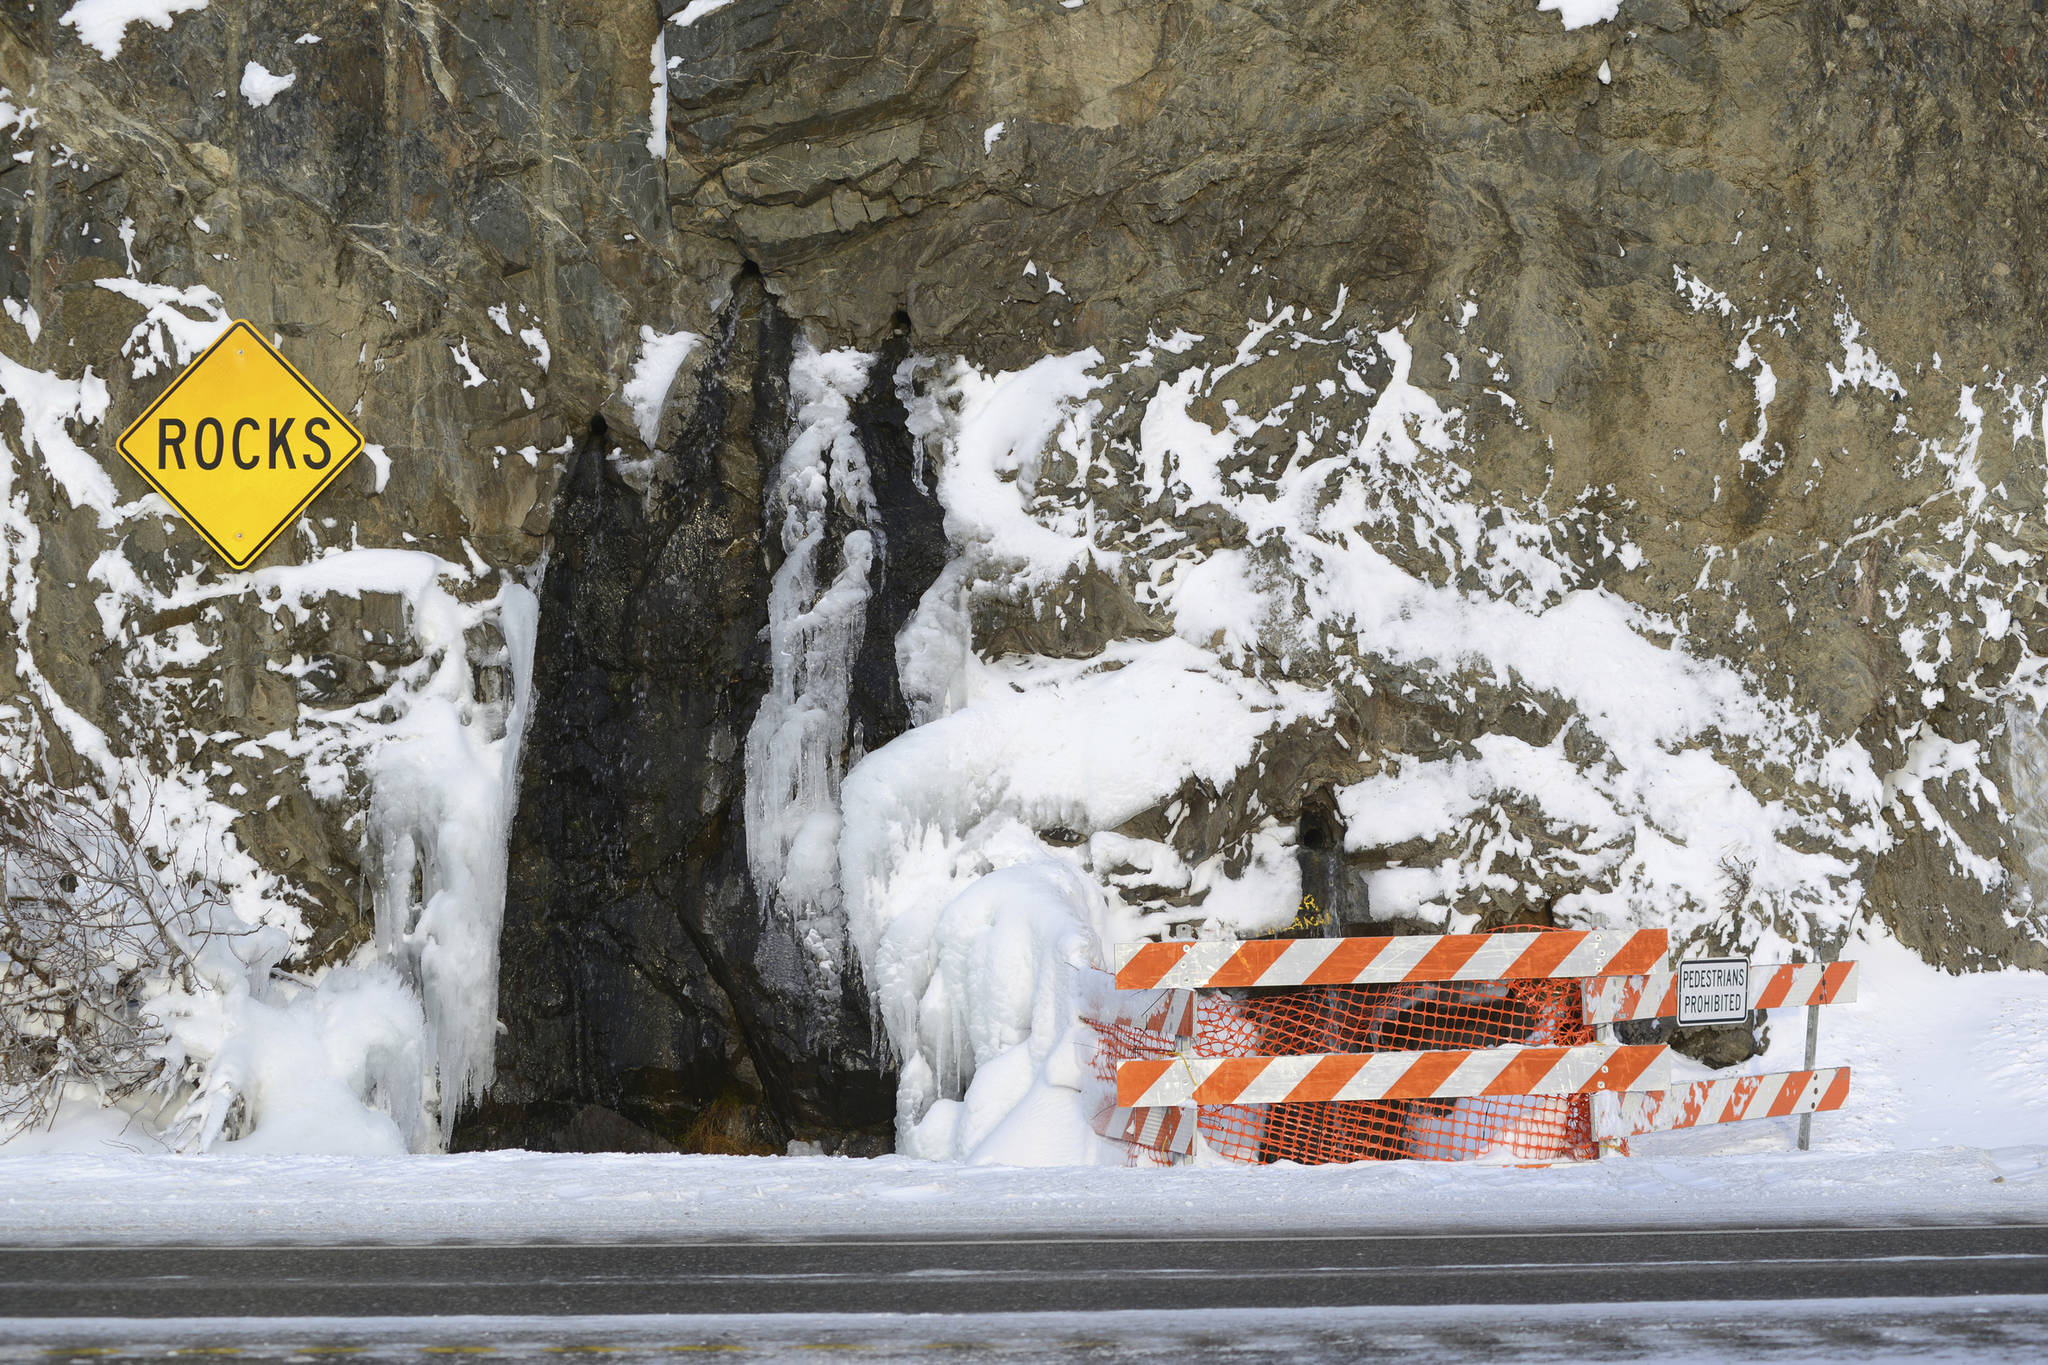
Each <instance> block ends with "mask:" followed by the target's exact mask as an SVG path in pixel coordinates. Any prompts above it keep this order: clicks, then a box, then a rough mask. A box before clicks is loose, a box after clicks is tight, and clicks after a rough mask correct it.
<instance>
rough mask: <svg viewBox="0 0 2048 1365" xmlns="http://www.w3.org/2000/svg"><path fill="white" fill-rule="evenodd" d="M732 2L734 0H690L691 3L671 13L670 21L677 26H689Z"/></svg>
mask: <svg viewBox="0 0 2048 1365" xmlns="http://www.w3.org/2000/svg"><path fill="white" fill-rule="evenodd" d="M731 3H732V0H690V3H689V4H687V5H684V6H683V7H682V8H681V9H679V10H677V11H676V12H675V13H674V14H672V15H670V16H669V20H668V21H669V22H670V23H671V24H674V25H675V26H676V27H677V28H688V27H689V26H690V25H692V24H694V23H696V22H697V21H698V20H699V19H702V18H703V17H704V16H705V15H707V14H716V13H717V12H718V11H720V10H722V9H724V8H725V7H726V6H727V5H730V4H731Z"/></svg>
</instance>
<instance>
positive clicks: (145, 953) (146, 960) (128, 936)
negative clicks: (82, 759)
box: [0, 781, 215, 1142]
mask: <svg viewBox="0 0 2048 1365" xmlns="http://www.w3.org/2000/svg"><path fill="white" fill-rule="evenodd" d="M0 892H4V894H0V1142H4V1141H6V1140H7V1139H8V1138H10V1137H13V1136H14V1135H15V1134H17V1133H19V1132H21V1131H23V1130H24V1129H26V1128H29V1127H33V1126H38V1125H43V1124H47V1123H49V1122H50V1121H51V1120H52V1119H53V1118H54V1117H55V1115H56V1110H57V1105H58V1103H59V1101H60V1100H61V1099H62V1097H63V1093H64V1090H65V1087H66V1086H68V1085H72V1084H83V1085H86V1086H89V1087H91V1088H92V1089H94V1090H96V1091H97V1092H98V1094H99V1097H100V1099H101V1101H102V1102H103V1103H113V1102H116V1101H119V1100H122V1099H125V1098H127V1097H129V1096H131V1095H134V1094H136V1093H137V1092H139V1091H142V1090H144V1089H145V1088H147V1087H149V1086H150V1085H152V1084H153V1083H155V1082H156V1081H157V1080H158V1079H159V1078H160V1077H162V1074H163V1070H164V1063H163V1061H162V1060H161V1057H160V1053H159V1050H158V1049H159V1045H160V1044H161V1043H162V1042H163V1041H164V1032H163V1026H162V1023H161V1021H160V1020H159V1019H158V1018H156V1017H155V1016H153V1015H152V1014H150V1013H149V1011H148V1009H147V1008H146V1005H145V999H146V997H147V995H148V994H149V993H150V990H151V988H152V987H153V986H154V985H161V984H169V985H173V986H182V987H185V988H186V989H190V988H191V986H192V984H193V978H192V971H193V964H194V955H195V953H197V952H198V950H199V948H200V946H201V945H202V944H203V942H204V940H205V939H206V937H208V936H209V935H210V934H211V932H212V927H211V926H212V920H213V916H212V914H211V913H210V911H211V909H212V907H213V905H214V904H215V902H214V900H213V899H212V897H211V895H210V893H208V892H207V890H206V889H205V888H204V884H203V883H202V884H198V885H193V884H188V882H187V881H186V880H184V879H179V878H173V877H167V876H166V875H164V873H163V871H162V870H161V869H160V868H159V867H158V866H157V865H156V864H155V863H154V862H153V861H152V860H151V859H150V858H149V857H148V856H147V855H146V854H145V853H144V852H143V850H142V849H141V848H140V847H139V845H138V843H137V841H136V840H135V838H134V837H133V834H132V832H131V831H128V830H125V829H123V828H120V827H118V826H117V825H116V823H115V822H113V821H111V820H109V819H108V818H107V817H106V816H104V815H102V814H101V813H100V812H99V811H98V810H96V809H95V808H94V807H92V806H91V805H89V804H87V803H85V802H84V801H81V800H79V799H77V797H75V796H74V795H72V794H70V793H67V792H64V791H61V790H59V789H57V788H55V787H53V786H51V785H48V784H46V783H41V782H33V781H31V782H27V783H22V784H19V785H18V786H17V787H16V788H15V789H13V790H7V791H0Z"/></svg>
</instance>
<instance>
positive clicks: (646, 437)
mask: <svg viewBox="0 0 2048 1365" xmlns="http://www.w3.org/2000/svg"><path fill="white" fill-rule="evenodd" d="M702 339H703V338H701V337H699V336H698V335H697V334H696V333H695V332H657V331H655V330H654V329H653V328H652V327H649V326H646V325H645V324H642V326H641V328H640V354H639V355H638V356H637V357H636V358H635V359H634V361H633V373H632V376H631V377H630V378H629V379H627V381H626V387H625V388H624V389H623V390H621V395H622V396H623V397H624V398H625V400H626V406H627V407H629V408H631V409H632V410H633V425H634V428H635V429H636V430H637V431H638V432H639V433H640V443H641V444H642V445H644V446H647V447H648V448H650V449H652V448H653V446H654V443H655V441H657V440H658V439H659V438H660V436H661V411H662V408H663V406H664V405H666V404H667V402H668V391H669V390H670V389H672V388H674V387H675V382H676V375H677V374H679V373H681V371H682V368H683V362H684V361H686V360H688V359H689V358H690V352H691V351H693V350H695V349H696V346H697V343H698V342H699V341H701V340H702Z"/></svg>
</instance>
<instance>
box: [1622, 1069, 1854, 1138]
mask: <svg viewBox="0 0 2048 1365" xmlns="http://www.w3.org/2000/svg"><path fill="white" fill-rule="evenodd" d="M1848 1099H1849V1068H1848V1067H1846V1066H1838V1067H1832V1068H1829V1069H1826V1070H1821V1071H1780V1072H1774V1073H1772V1074H1771V1075H1768V1076H1724V1077H1719V1078H1717V1079H1714V1080H1709V1081H1693V1082H1691V1083H1690V1084H1688V1085H1677V1086H1671V1087H1669V1088H1668V1089H1657V1088H1647V1089H1644V1090H1640V1091H1636V1092H1633V1093H1630V1094H1626V1095H1622V1096H1621V1097H1620V1131H1619V1132H1617V1133H1615V1134H1612V1136H1616V1137H1634V1136H1637V1135H1639V1134H1642V1133H1660V1132H1664V1131H1666V1130H1669V1129H1672V1128H1697V1127H1701V1126H1704V1125H1706V1124H1709V1123H1739V1122H1741V1121H1742V1120H1743V1119H1775V1118H1783V1117H1785V1116H1786V1115H1788V1114H1812V1113H1818V1112H1820V1111H1822V1110H1827V1109H1840V1108H1841V1107H1842V1106H1843V1104H1845V1103H1846V1102H1847V1101H1848Z"/></svg>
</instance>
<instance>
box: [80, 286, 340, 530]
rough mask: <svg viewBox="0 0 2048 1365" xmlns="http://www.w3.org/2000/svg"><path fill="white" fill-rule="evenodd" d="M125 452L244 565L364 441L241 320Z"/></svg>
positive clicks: (149, 417) (144, 419)
mask: <svg viewBox="0 0 2048 1365" xmlns="http://www.w3.org/2000/svg"><path fill="white" fill-rule="evenodd" d="M116 448H117V449H118V450H119V451H120V452H121V456H122V458H123V459H125V460H127V461H128V463H129V464H130V465H131V466H133V467H134V469H135V472H136V473H138V474H140V475H141V476H142V477H143V478H144V479H147V480H148V481H149V486H150V487H152V488H154V489H155V490H156V491H157V492H159V493H161V494H162V495H163V496H164V497H165V498H166V499H168V500H169V501H170V503H171V505H172V506H173V507H175V508H177V509H178V510H179V511H180V512H182V513H184V515H185V520H186V521H188V522H190V523H192V529H193V530H195V531H197V532H199V534H200V535H202V536H204V537H205V538H206V543H207V544H209V545H211V546H212V547H213V548H214V550H215V551H216V552H218V553H219V555H220V557H221V558H222V559H225V560H226V561H227V562H228V563H229V565H231V566H232V567H234V568H237V569H246V568H248V567H249V565H250V564H251V563H253V562H254V561H255V559H256V556H258V555H260V554H262V553H263V551H264V550H265V549H267V548H268V547H269V545H270V543H271V542H272V541H273V540H276V539H277V537H278V534H279V533H280V532H281V531H283V530H284V528H285V527H287V526H289V525H291V524H292V523H293V522H294V521H296V520H297V519H298V517H299V514H300V513H301V512H303V511H304V510H305V509H306V507H307V505H308V504H310V503H311V502H312V501H313V499H314V498H316V497H318V496H320V494H321V493H322V492H323V491H324V490H325V489H326V488H327V486H328V485H329V484H331V483H333V482H334V480H335V477H336V476H337V475H339V474H340V473H341V471H342V470H344V469H346V468H348V464H349V461H351V460H353V459H355V457H356V454H357V452H359V451H360V450H362V448H363V437H362V433H360V432H358V431H357V430H356V429H355V427H354V426H353V425H352V424H351V423H350V422H349V420H348V419H347V418H346V417H344V416H342V415H341V413H340V412H339V411H338V410H337V409H336V408H335V406H334V405H333V404H332V403H329V402H328V401H327V400H326V399H325V398H324V397H322V396H321V394H320V391H319V390H318V389H315V388H314V387H313V386H312V385H311V384H310V383H308V382H307V380H306V377H305V376H304V375H302V374H300V373H299V372H298V371H297V370H296V369H293V368H292V364H291V362H290V361H288V360H286V359H285V358H284V357H283V356H281V355H279V354H278V353H277V351H276V349H275V348H274V347H272V346H271V344H270V343H269V342H267V341H265V340H264V339H263V338H262V336H261V335H259V334H258V333H257V331H256V329H255V328H254V327H251V326H250V325H249V324H248V323H246V322H237V323H235V325H234V326H232V327H230V328H228V330H227V331H225V332H223V333H222V334H221V337H220V340H218V341H216V342H214V343H213V345H211V346H209V347H207V348H206V350H205V351H204V352H203V353H201V355H200V357H199V358H198V359H197V360H195V361H193V362H192V363H191V364H190V365H188V366H186V367H185V372H184V373H183V374H181V375H179V376H178V377H177V379H175V380H173V381H172V383H171V386H170V387H169V388H168V389H165V390H164V391H163V393H162V394H161V395H159V396H158V398H157V400H156V401H155V402H154V403H151V404H150V405H149V407H148V409H147V410H145V411H144V412H143V414H142V415H141V416H140V417H138V418H136V419H135V421H134V422H133V423H131V424H130V425H129V427H128V430H126V431H125V432H123V433H121V439H120V441H118V442H117V443H116Z"/></svg>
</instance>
